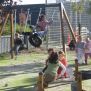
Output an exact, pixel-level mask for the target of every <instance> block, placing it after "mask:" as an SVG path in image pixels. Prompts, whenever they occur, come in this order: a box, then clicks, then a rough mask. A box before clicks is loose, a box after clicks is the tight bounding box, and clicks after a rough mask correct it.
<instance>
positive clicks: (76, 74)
mask: <svg viewBox="0 0 91 91" xmlns="http://www.w3.org/2000/svg"><path fill="white" fill-rule="evenodd" d="M77 76H78V60H77V59H75V80H76V81H77V79H78V77H77Z"/></svg>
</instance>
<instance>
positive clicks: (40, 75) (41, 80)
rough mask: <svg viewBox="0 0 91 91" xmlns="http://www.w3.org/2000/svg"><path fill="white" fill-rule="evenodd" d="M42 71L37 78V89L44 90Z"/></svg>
mask: <svg viewBox="0 0 91 91" xmlns="http://www.w3.org/2000/svg"><path fill="white" fill-rule="evenodd" d="M43 83H44V82H43V73H42V72H40V73H39V79H38V91H44V86H43Z"/></svg>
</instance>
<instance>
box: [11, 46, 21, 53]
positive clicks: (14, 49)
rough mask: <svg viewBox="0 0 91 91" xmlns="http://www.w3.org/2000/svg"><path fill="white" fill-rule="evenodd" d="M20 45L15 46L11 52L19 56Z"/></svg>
mask: <svg viewBox="0 0 91 91" xmlns="http://www.w3.org/2000/svg"><path fill="white" fill-rule="evenodd" d="M19 48H20V45H14V47H13V48H12V49H11V50H10V52H11V51H14V52H15V55H18V51H19Z"/></svg>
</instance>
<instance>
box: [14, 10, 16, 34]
mask: <svg viewBox="0 0 91 91" xmlns="http://www.w3.org/2000/svg"><path fill="white" fill-rule="evenodd" d="M14 11H15V16H14V18H15V19H14V20H15V26H14V30H15V32H14V33H16V9H15V10H14Z"/></svg>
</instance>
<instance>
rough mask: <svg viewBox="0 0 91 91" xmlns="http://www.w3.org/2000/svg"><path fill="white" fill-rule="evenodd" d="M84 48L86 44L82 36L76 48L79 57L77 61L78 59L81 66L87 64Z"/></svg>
mask: <svg viewBox="0 0 91 91" xmlns="http://www.w3.org/2000/svg"><path fill="white" fill-rule="evenodd" d="M84 46H85V43H84V42H83V41H82V39H81V36H79V37H78V40H77V43H76V46H75V50H76V55H77V59H78V63H79V64H84V63H85V59H84Z"/></svg>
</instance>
